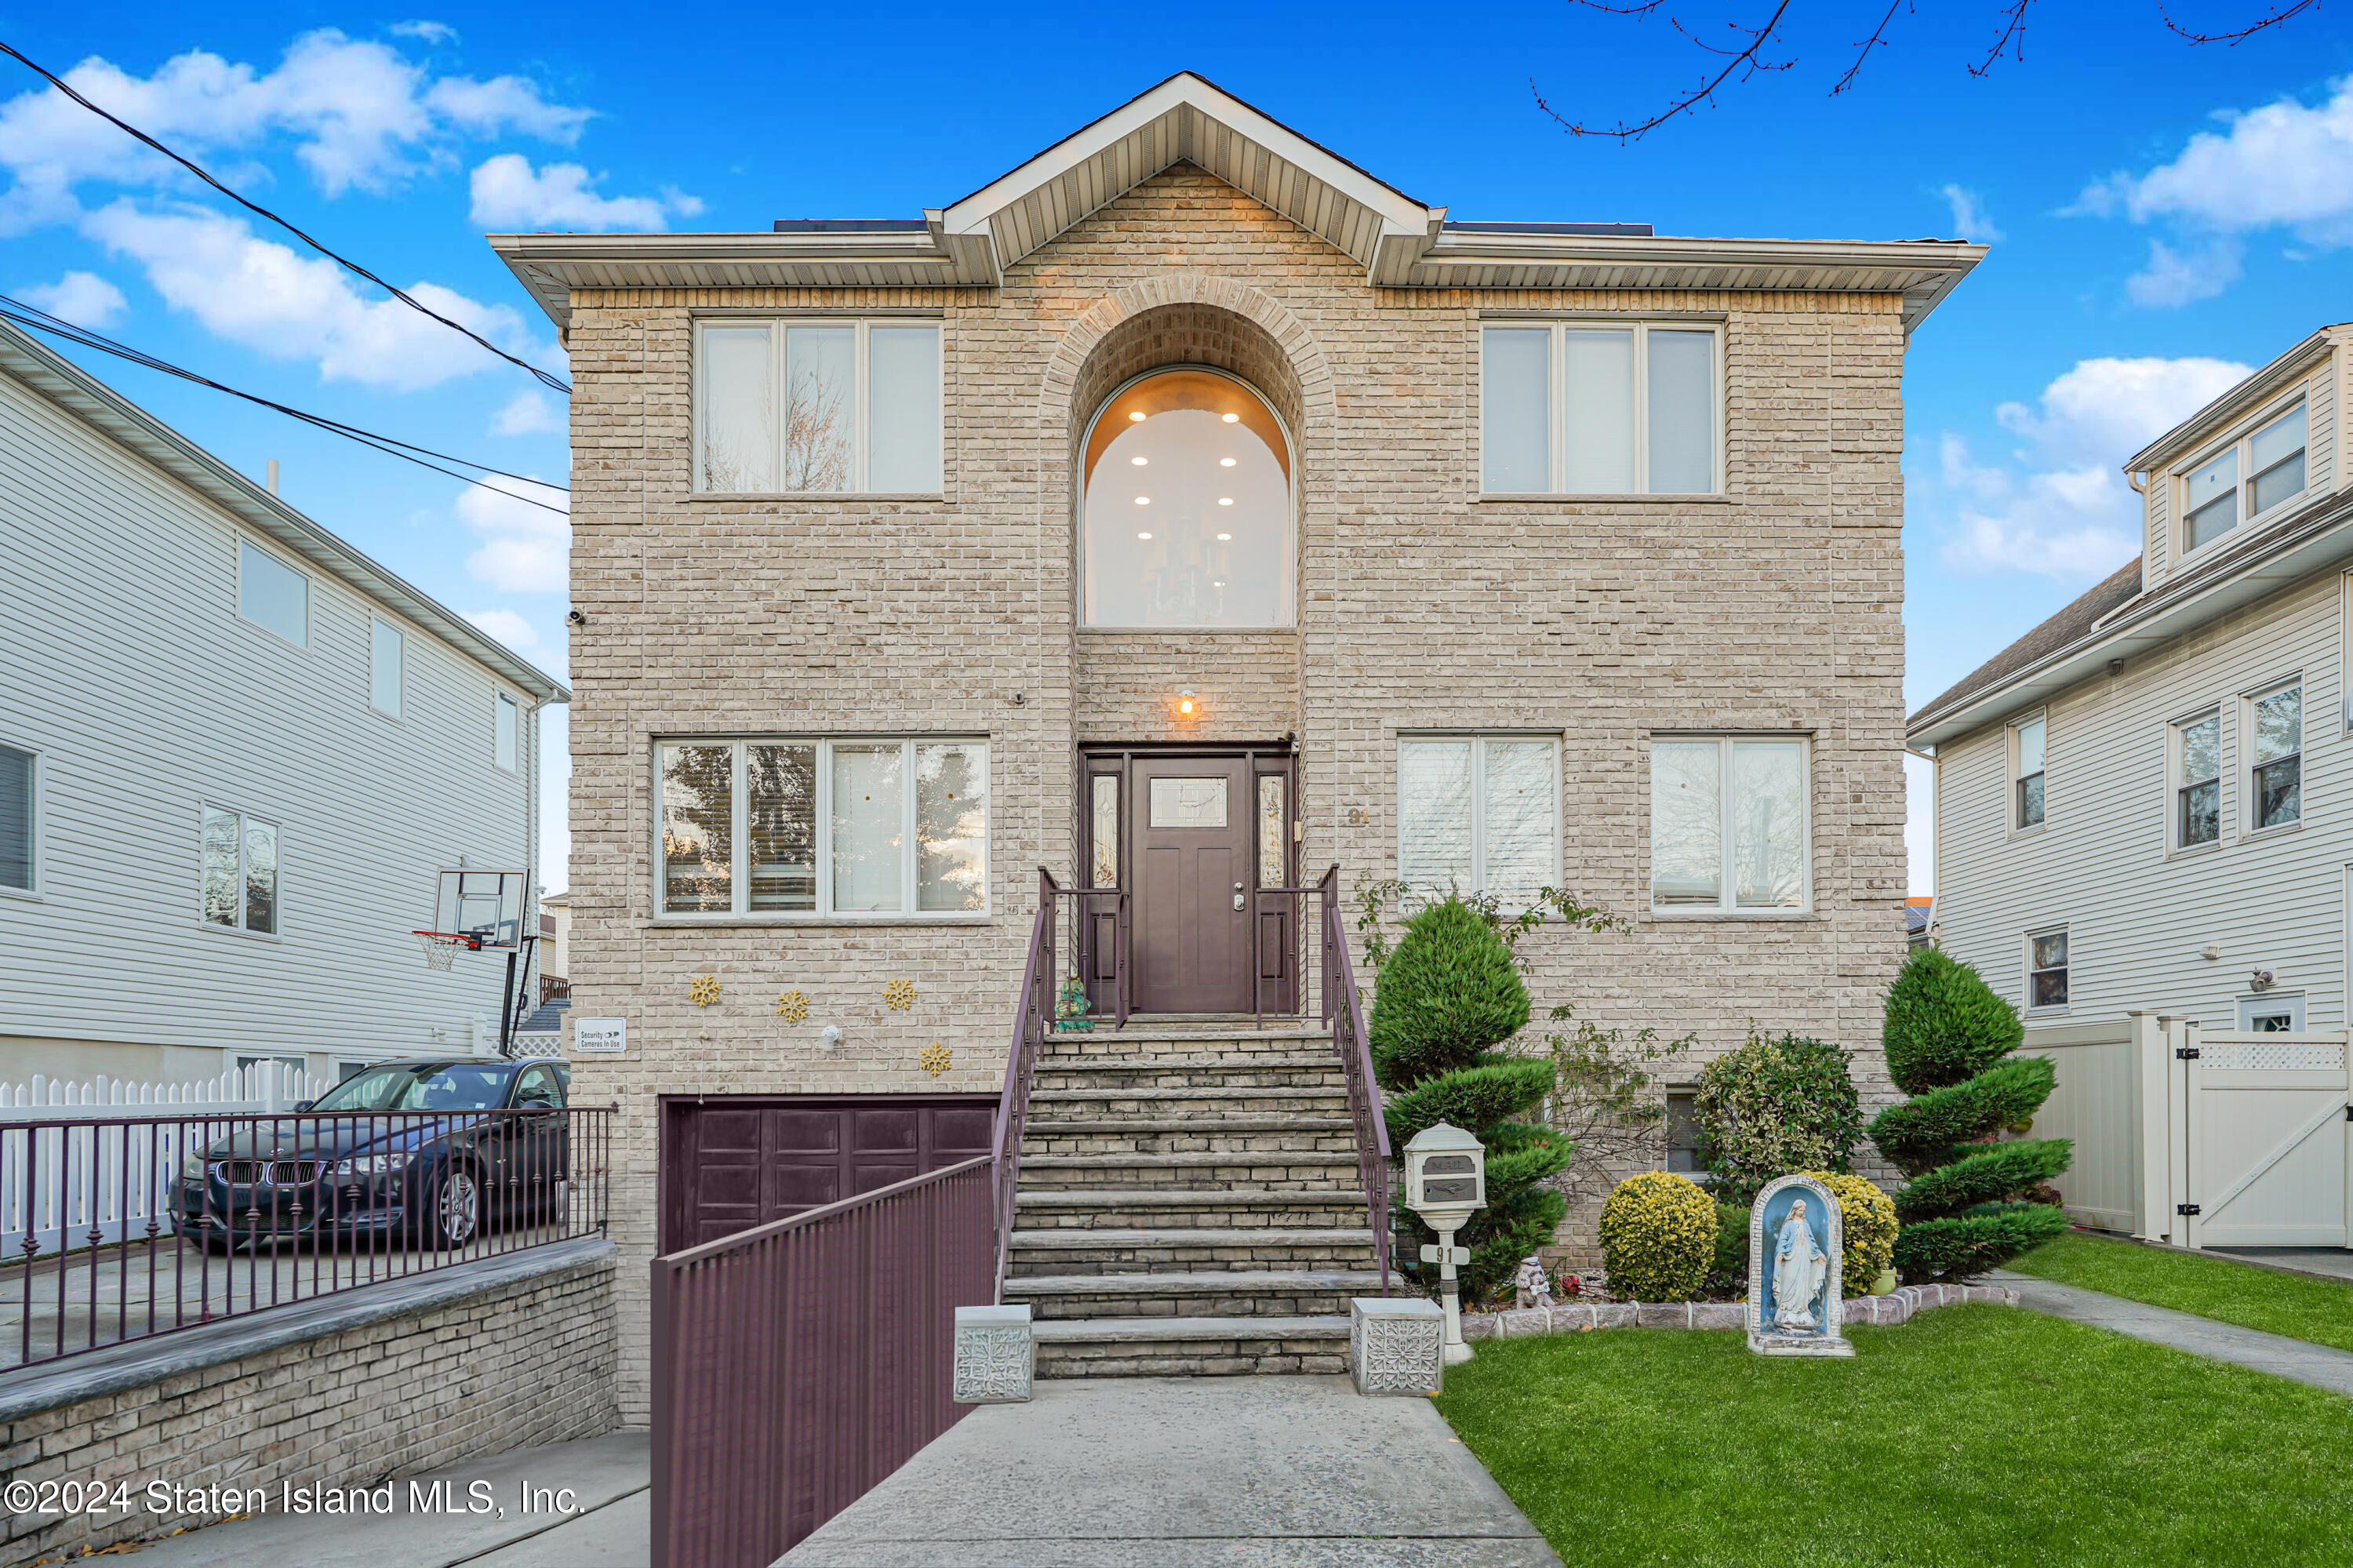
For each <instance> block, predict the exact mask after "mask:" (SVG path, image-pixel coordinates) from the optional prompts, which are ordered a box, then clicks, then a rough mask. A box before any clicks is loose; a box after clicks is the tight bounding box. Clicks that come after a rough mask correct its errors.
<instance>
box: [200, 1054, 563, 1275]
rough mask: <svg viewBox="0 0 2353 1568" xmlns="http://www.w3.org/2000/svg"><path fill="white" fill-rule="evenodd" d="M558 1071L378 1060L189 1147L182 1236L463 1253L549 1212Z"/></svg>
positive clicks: (215, 1246)
mask: <svg viewBox="0 0 2353 1568" xmlns="http://www.w3.org/2000/svg"><path fill="white" fill-rule="evenodd" d="M570 1079H571V1069H570V1066H569V1065H567V1064H565V1063H563V1062H553V1061H522V1062H509V1061H482V1060H480V1059H461V1060H448V1059H443V1060H436V1061H420V1062H386V1063H383V1064H381V1065H376V1066H373V1067H368V1068H365V1069H364V1070H362V1071H361V1072H358V1073H356V1074H354V1075H352V1076H351V1077H349V1078H346V1079H344V1080H343V1082H342V1083H340V1084H338V1085H336V1086H334V1087H333V1088H332V1089H330V1090H329V1091H328V1092H327V1093H326V1094H325V1095H323V1096H322V1097H320V1098H319V1099H317V1100H316V1101H313V1102H311V1103H309V1104H307V1105H304V1106H303V1107H301V1108H300V1109H299V1111H297V1112H296V1113H294V1114H290V1115H287V1116H282V1117H252V1118H239V1119H238V1121H237V1124H236V1126H235V1128H234V1130H233V1131H231V1132H230V1133H229V1134H228V1135H227V1136H226V1137H222V1138H219V1139H215V1140H213V1141H212V1142H210V1143H208V1144H207V1145H206V1146H205V1147H204V1148H203V1149H202V1150H197V1151H193V1152H191V1153H190V1154H189V1155H188V1157H187V1159H186V1160H185V1162H184V1164H183V1167H182V1170H181V1172H180V1180H179V1181H178V1182H177V1184H176V1190H177V1193H178V1197H177V1207H178V1228H179V1231H180V1234H182V1235H184V1236H186V1237H189V1238H190V1239H192V1240H195V1241H197V1242H199V1243H201V1244H202V1245H204V1246H205V1247H206V1249H207V1250H210V1251H214V1252H227V1251H229V1250H231V1249H232V1248H234V1247H236V1246H237V1245H250V1244H259V1243H263V1242H279V1241H296V1242H301V1241H306V1240H307V1241H310V1242H313V1243H326V1242H329V1241H332V1240H333V1239H335V1238H337V1237H353V1238H361V1237H372V1236H380V1237H383V1238H385V1240H387V1241H389V1240H391V1239H394V1238H400V1239H405V1240H407V1241H409V1242H412V1243H414V1244H416V1245H425V1246H436V1247H458V1246H464V1245H467V1244H468V1243H469V1242H471V1241H472V1240H474V1239H475V1237H476V1236H478V1235H480V1234H481V1232H482V1231H483V1229H484V1228H485V1227H486V1226H488V1225H490V1224H493V1223H496V1222H499V1221H505V1222H509V1223H518V1222H523V1221H528V1220H532V1219H534V1218H541V1217H545V1216H549V1215H552V1214H553V1213H554V1210H555V1205H556V1202H557V1200H558V1194H559V1192H560V1190H561V1184H562V1183H563V1182H564V1181H565V1179H566V1178H567V1176H568V1174H569V1170H570V1153H571V1130H570V1128H569V1126H568V1125H567V1124H568V1121H569V1118H568V1117H567V1116H566V1115H565V1098H566V1095H567V1093H568V1091H569V1087H570Z"/></svg>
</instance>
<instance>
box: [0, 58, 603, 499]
mask: <svg viewBox="0 0 2353 1568" xmlns="http://www.w3.org/2000/svg"><path fill="white" fill-rule="evenodd" d="M0 48H5V46H0ZM0 321H10V322H14V323H16V324H17V325H18V326H24V327H30V328H32V329H33V330H34V331H35V332H42V333H47V334H49V335H50V336H52V337H61V338H64V339H65V340H66V341H67V342H69V343H77V344H81V345H82V346H83V347H85V348H94V349H96V350H98V351H99V352H100V353H101V354H111V355H114V356H115V357H116V358H117V359H127V360H129V361H130V362H131V363H132V364H133V365H141V366H146V367H147V368H148V369H150V370H160V371H162V372H163V373H164V375H166V376H178V377H179V378H180V379H181V380H183V381H193V382H195V384H196V385H197V386H199V387H211V388H212V389H213V390H214V391H216V392H226V393H227V394H228V395H229V396H230V397H242V398H244V399H245V400H246V401H247V402H248V403H255V404H259V405H260V406H261V407H262V408H269V409H272V410H274V411H276V412H278V413H280V414H284V415H285V416H287V417H288V418H293V419H300V420H301V421H302V422H303V423H304V424H306V425H312V426H316V427H317V428H318V429H322V430H326V431H328V432H330V433H331V434H333V435H338V436H342V437H344V438H345V439H347V440H354V441H357V442H359V443H360V445H362V446H364V447H373V448H374V449H375V450H377V451H380V452H383V453H385V455H387V456H389V457H396V458H399V459H400V460H401V461H404V462H413V463H415V464H417V466H418V467H419V468H429V469H431V470H432V471H434V472H436V473H443V474H447V475H448V476H449V477H450V478H451V479H457V480H463V481H464V482H466V483H468V484H472V485H480V487H481V488H482V489H484V490H487V491H489V492H490V493H491V494H493V495H503V496H505V497H507V498H508V499H509V500H511V501H520V502H522V503H523V504H524V505H525V506H536V507H538V508H539V509H540V510H541V511H543V512H553V513H554V514H556V515H557V516H559V517H568V516H570V515H571V514H570V513H569V512H567V511H566V510H565V508H563V507H561V506H550V505H549V504H548V503H546V502H544V501H533V499H532V498H531V497H530V496H528V495H521V494H517V493H515V492H513V491H512V490H508V489H506V488H505V487H504V486H502V485H496V484H491V483H488V482H484V481H482V480H479V479H476V478H475V477H474V476H473V475H472V474H470V473H460V472H459V471H458V470H457V469H454V468H444V467H442V466H441V462H454V463H457V464H459V465H460V466H462V467H465V468H471V469H479V470H480V471H482V472H484V473H489V474H496V475H497V476H498V477H499V478H501V479H512V480H514V481H515V482H518V483H521V484H530V485H536V486H538V487H539V488H540V489H542V490H554V491H561V492H563V493H565V494H567V495H568V494H570V493H571V491H570V488H569V487H568V486H565V485H561V484H550V483H548V482H546V481H545V480H543V479H533V478H532V477H531V476H530V475H529V474H522V473H510V472H509V471H506V470H505V469H502V468H492V467H491V465H490V464H488V463H486V462H475V461H472V460H471V459H470V458H461V457H457V456H454V455H452V454H451V453H448V452H444V451H436V450H433V449H432V448H431V447H420V446H418V445H417V444H416V443H415V442H414V441H404V440H399V439H398V438H397V437H394V436H387V435H384V434H382V433H380V432H378V431H375V430H370V429H362V428H361V427H360V426H358V425H347V424H344V423H343V421H342V420H340V419H330V418H327V417H326V416H325V415H324V414H312V413H309V412H307V411H305V410H303V409H301V408H291V407H290V406H289V405H287V404H284V403H278V402H273V401H271V400H270V399H269V398H268V397H260V396H258V395H257V394H255V393H251V392H244V391H239V390H238V389H237V387H229V386H226V385H224V384H222V383H221V382H218V381H215V380H214V379H213V378H212V377H211V376H200V375H198V374H197V373H196V372H195V371H193V370H189V369H185V368H184V367H183V366H177V365H174V364H173V363H172V362H171V361H170V360H168V359H159V358H157V357H156V356H155V355H152V354H149V353H147V352H146V351H145V350H144V349H138V348H132V346H131V345H130V344H124V343H118V342H116V341H115V340H114V339H112V338H111V337H108V336H107V335H106V334H103V333H98V332H92V331H91V330H90V329H89V328H88V327H80V326H76V325H75V324H74V323H71V322H69V321H66V320H64V319H63V318H61V317H58V316H53V315H51V314H49V313H48V312H47V311H45V310H42V309H41V308H40V307H38V306H37V305H28V304H26V303H25V302H23V301H22V300H17V299H13V298H11V297H10V296H8V295H6V294H0ZM429 458H438V459H440V460H441V462H430V461H427V459H429Z"/></svg>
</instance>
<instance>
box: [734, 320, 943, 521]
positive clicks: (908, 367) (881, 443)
mask: <svg viewBox="0 0 2353 1568" xmlns="http://www.w3.org/2000/svg"><path fill="white" fill-rule="evenodd" d="M694 488H695V489H697V490H701V491H712V492H718V493H776V492H786V493H791V492H806V493H815V494H825V493H868V494H890V493H914V494H931V493H936V492H937V491H938V490H939V488H940V328H939V324H938V323H936V322H924V321H894V320H887V319H886V320H879V321H807V322H804V321H791V322H782V321H778V322H734V321H706V322H704V323H702V324H701V326H700V328H699V330H698V331H697V334H696V338H695V393H694Z"/></svg>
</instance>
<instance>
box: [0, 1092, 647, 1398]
mask: <svg viewBox="0 0 2353 1568" xmlns="http://www.w3.org/2000/svg"><path fill="white" fill-rule="evenodd" d="M614 1108H615V1107H576V1106H575V1107H568V1108H543V1107H522V1108H518V1109H509V1110H439V1111H433V1110H427V1111H368V1112H317V1111H299V1112H294V1111H290V1112H286V1113H283V1114H271V1115H200V1114H192V1113H177V1114H174V1113H172V1112H168V1111H166V1112H164V1113H162V1114H157V1115H153V1116H90V1115H76V1114H70V1113H69V1114H64V1115H59V1116H56V1117H50V1118H41V1119H31V1120H23V1121H8V1122H5V1123H0V1366H25V1365H29V1364H32V1363H34V1362H38V1361H54V1360H56V1359H58V1357H61V1356H69V1355H76V1354H80V1353H84V1352H87V1351H93V1350H97V1349H100V1347H102V1346H106V1345H111V1344H118V1343H121V1341H123V1340H139V1339H145V1338H147V1337H149V1336H151V1335H156V1334H165V1333H170V1332H172V1331H173V1330H179V1329H188V1328H194V1327H195V1326H196V1325H198V1324H200V1323H208V1322H216V1321H218V1320H220V1319H223V1318H228V1317H234V1316H237V1315H239V1314H242V1313H248V1312H258V1311H264V1310H267V1309H268V1308H272V1307H280V1306H285V1305H288V1304H290V1303H292V1302H296V1301H305V1300H310V1299H312V1298H317V1297H321V1296H326V1295H332V1294H333V1293H334V1292H336V1291H342V1290H353V1289H357V1288H360V1287H364V1286H368V1285H373V1284H376V1283H379V1282H381V1281H384V1280H386V1279H394V1278H399V1277H404V1276H407V1275H414V1274H417V1273H421V1272H424V1271H427V1270H429V1269H437V1268H446V1267H448V1266H451V1265H453V1264H458V1263H465V1262H470V1261H472V1260H473V1259H475V1258H479V1257H484V1256H491V1255H497V1254H501V1253H508V1252H514V1251H518V1250H520V1249H522V1248H524V1247H531V1246H540V1245H545V1244H547V1243H550V1242H557V1241H566V1240H570V1239H572V1238H573V1237H575V1236H581V1235H590V1234H599V1233H601V1232H602V1231H603V1230H604V1228H605V1221H606V1202H607V1186H608V1182H609V1176H610V1171H611V1168H612V1158H611V1150H612V1139H613V1130H612V1128H613V1114H614ZM12 1319H13V1320H12Z"/></svg>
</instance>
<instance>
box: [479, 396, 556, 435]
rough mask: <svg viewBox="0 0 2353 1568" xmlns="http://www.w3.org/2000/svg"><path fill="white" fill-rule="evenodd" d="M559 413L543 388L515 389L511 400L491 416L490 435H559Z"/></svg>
mask: <svg viewBox="0 0 2353 1568" xmlns="http://www.w3.org/2000/svg"><path fill="white" fill-rule="evenodd" d="M563 433H564V418H563V416H561V415H560V414H558V413H557V412H556V411H555V405H554V403H552V402H550V401H548V397H547V394H545V393H544V392H518V393H516V394H515V397H514V400H513V401H512V402H511V403H509V404H508V405H507V406H506V407H505V408H501V409H500V410H499V411H498V412H497V413H495V414H493V415H491V434H492V435H494V436H550V435H555V436H560V435H562V434H563Z"/></svg>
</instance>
